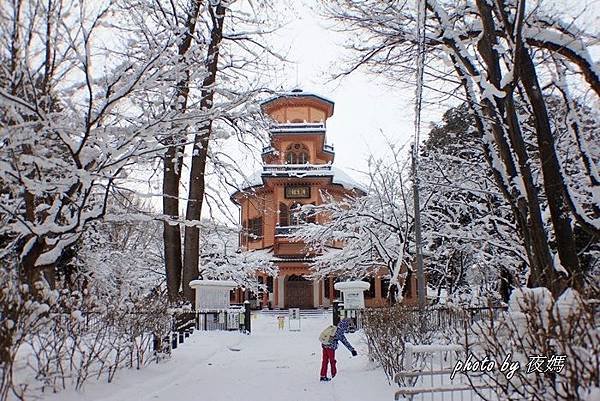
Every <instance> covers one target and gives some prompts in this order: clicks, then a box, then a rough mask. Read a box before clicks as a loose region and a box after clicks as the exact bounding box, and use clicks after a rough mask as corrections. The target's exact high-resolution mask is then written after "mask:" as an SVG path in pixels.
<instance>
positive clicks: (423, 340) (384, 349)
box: [363, 305, 463, 382]
mask: <svg viewBox="0 0 600 401" xmlns="http://www.w3.org/2000/svg"><path fill="white" fill-rule="evenodd" d="M426 316H427V317H431V316H436V318H435V319H433V318H425V317H426ZM462 321H463V316H462V315H461V314H460V313H459V312H458V311H457V312H456V313H453V311H451V310H449V309H431V310H425V311H423V312H420V311H418V310H416V309H415V308H414V307H408V306H402V305H395V306H392V307H390V308H372V309H366V310H365V313H364V318H363V330H364V332H365V338H366V340H367V346H368V350H369V358H370V359H371V360H372V361H374V362H375V363H377V364H378V365H379V366H381V368H382V369H383V371H384V372H385V374H386V376H387V378H388V381H390V382H391V381H392V380H393V379H394V375H395V374H396V373H398V372H400V371H402V370H404V369H405V368H406V366H405V355H404V351H405V347H406V344H407V343H411V344H432V343H433V342H434V341H435V342H442V343H448V342H449V341H450V339H452V338H454V339H456V338H457V335H456V332H457V331H456V330H455V328H456V327H460V326H461V325H462Z"/></svg>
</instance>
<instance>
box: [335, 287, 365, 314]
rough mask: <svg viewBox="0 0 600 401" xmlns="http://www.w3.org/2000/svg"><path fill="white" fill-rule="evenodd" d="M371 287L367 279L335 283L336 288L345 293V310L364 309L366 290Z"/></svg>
mask: <svg viewBox="0 0 600 401" xmlns="http://www.w3.org/2000/svg"><path fill="white" fill-rule="evenodd" d="M369 287H370V284H369V283H367V282H365V281H344V282H340V283H335V285H334V288H335V289H336V290H338V291H341V292H342V294H343V297H344V309H345V310H360V309H364V308H365V295H364V291H366V290H368V289H369Z"/></svg>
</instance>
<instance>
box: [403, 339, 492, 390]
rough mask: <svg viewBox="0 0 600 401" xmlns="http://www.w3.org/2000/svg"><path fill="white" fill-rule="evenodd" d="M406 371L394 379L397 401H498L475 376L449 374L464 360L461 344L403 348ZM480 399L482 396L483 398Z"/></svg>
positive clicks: (410, 345) (464, 355) (473, 374)
mask: <svg viewBox="0 0 600 401" xmlns="http://www.w3.org/2000/svg"><path fill="white" fill-rule="evenodd" d="M404 355H405V356H404V358H405V360H404V361H405V363H404V366H406V367H407V368H406V370H404V371H402V372H399V373H398V374H396V376H395V381H396V383H398V385H399V386H400V388H399V390H398V391H396V394H395V399H396V400H411V401H413V400H414V401H417V400H418V401H422V400H423V401H426V400H431V401H455V400H456V401H480V400H486V401H492V400H497V398H496V396H495V394H494V391H493V389H492V388H491V387H490V386H489V385H487V384H486V383H484V382H483V381H482V380H480V377H479V376H478V374H477V373H469V375H468V376H467V375H465V374H462V373H457V374H456V375H455V376H454V378H453V379H452V380H451V379H450V377H451V374H452V371H453V368H454V366H455V364H456V363H457V361H459V360H462V361H464V360H465V358H466V353H465V349H464V348H463V346H461V345H456V344H449V345H437V344H434V345H412V344H406V346H405V354H404ZM482 396H483V397H482Z"/></svg>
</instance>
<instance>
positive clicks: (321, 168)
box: [263, 164, 331, 175]
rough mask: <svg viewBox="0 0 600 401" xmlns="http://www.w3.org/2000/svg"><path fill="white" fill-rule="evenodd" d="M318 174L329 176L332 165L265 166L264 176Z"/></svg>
mask: <svg viewBox="0 0 600 401" xmlns="http://www.w3.org/2000/svg"><path fill="white" fill-rule="evenodd" d="M300 172H302V173H304V174H306V173H317V174H323V175H328V173H330V172H331V164H265V165H264V166H263V175H265V174H272V175H277V174H278V173H281V174H293V173H300Z"/></svg>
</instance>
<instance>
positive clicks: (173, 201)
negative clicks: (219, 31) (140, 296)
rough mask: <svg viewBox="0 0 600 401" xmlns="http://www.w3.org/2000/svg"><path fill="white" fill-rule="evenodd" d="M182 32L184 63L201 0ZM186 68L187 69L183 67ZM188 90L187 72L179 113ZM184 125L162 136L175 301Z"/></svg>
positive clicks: (195, 0)
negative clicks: (168, 135) (167, 135)
mask: <svg viewBox="0 0 600 401" xmlns="http://www.w3.org/2000/svg"><path fill="white" fill-rule="evenodd" d="M190 3H191V4H190V12H189V14H188V17H187V20H186V25H185V29H186V31H185V34H184V36H183V40H182V41H181V43H180V45H179V49H178V54H179V62H181V63H187V61H186V60H185V55H186V53H187V52H188V50H189V49H190V46H191V43H192V37H193V35H194V32H195V30H196V21H197V20H198V15H199V12H200V3H201V2H200V0H191V2H190ZM186 72H187V71H186ZM189 92H190V74H189V72H187V73H186V74H185V77H184V78H183V79H182V80H180V81H179V82H177V87H176V90H175V95H174V99H175V101H176V104H177V107H176V109H177V111H178V112H179V113H181V114H183V113H185V111H186V109H187V100H188V96H189ZM185 132H186V130H185V127H182V129H181V131H180V132H179V133H178V134H177V135H174V136H171V137H169V138H167V139H166V140H165V142H166V144H167V145H168V146H169V148H168V149H167V152H166V153H165V156H164V158H163V214H164V215H165V218H166V221H165V222H164V223H163V241H164V252H165V273H166V277H167V291H168V296H169V300H170V301H171V302H175V301H176V300H178V299H179V289H180V288H181V272H182V262H181V231H180V229H179V223H178V220H179V184H180V182H181V167H182V164H183V150H184V147H183V145H182V142H185V141H182V140H181V138H180V136H185Z"/></svg>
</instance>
